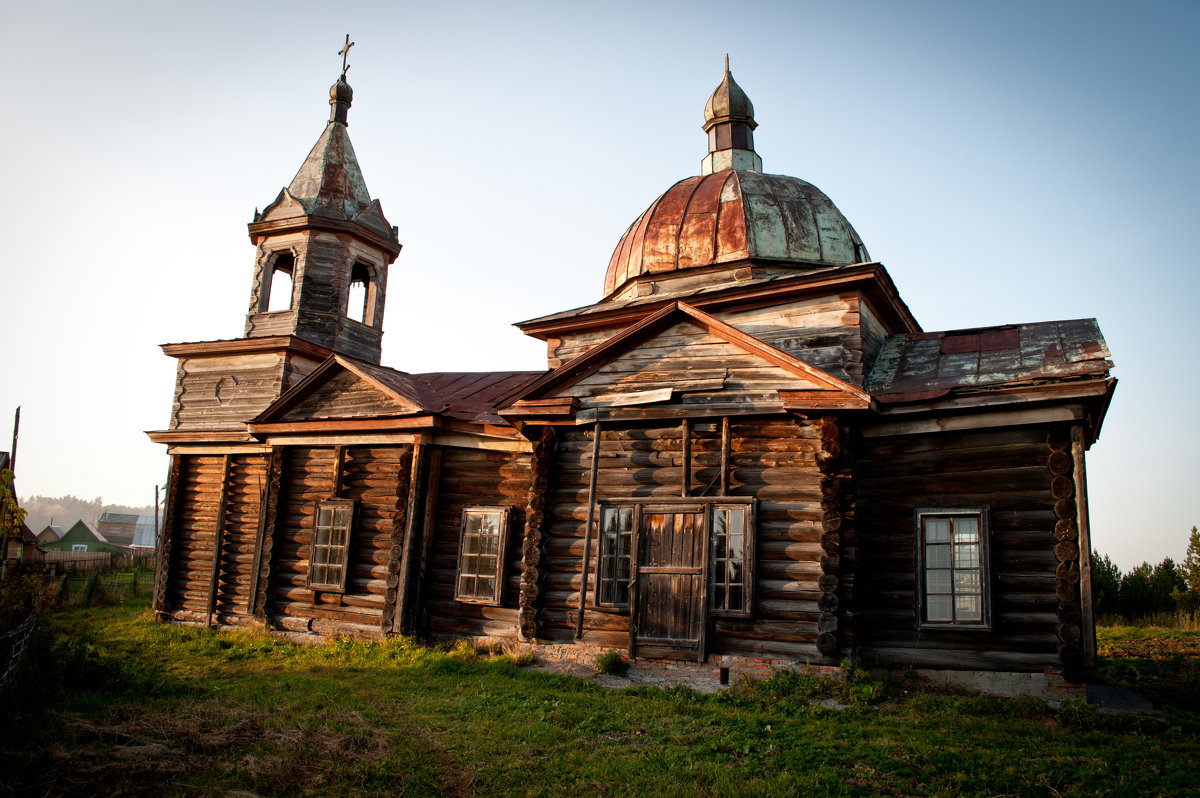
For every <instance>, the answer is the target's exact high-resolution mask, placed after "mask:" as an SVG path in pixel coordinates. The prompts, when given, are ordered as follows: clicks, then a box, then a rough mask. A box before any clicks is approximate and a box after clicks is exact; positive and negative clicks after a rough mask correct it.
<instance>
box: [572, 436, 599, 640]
mask: <svg viewBox="0 0 1200 798" xmlns="http://www.w3.org/2000/svg"><path fill="white" fill-rule="evenodd" d="M599 463H600V422H599V421H597V422H596V424H595V426H594V427H593V428H592V473H591V482H590V485H589V487H588V515H587V528H586V530H585V532H584V544H583V563H584V565H583V582H582V588H581V589H580V591H579V614H578V615H577V616H576V620H575V639H576V640H578V639H579V638H580V637H582V636H583V616H584V609H585V606H586V604H587V581H588V570H589V568H588V564H589V563H591V559H592V527H593V525H594V521H595V517H596V477H597V475H598V473H599V468H600V467H599Z"/></svg>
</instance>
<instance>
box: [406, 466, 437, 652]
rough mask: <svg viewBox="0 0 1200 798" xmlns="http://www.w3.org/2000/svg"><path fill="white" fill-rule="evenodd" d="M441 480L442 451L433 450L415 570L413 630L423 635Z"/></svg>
mask: <svg viewBox="0 0 1200 798" xmlns="http://www.w3.org/2000/svg"><path fill="white" fill-rule="evenodd" d="M441 479H442V450H441V449H436V448H435V449H434V450H433V451H432V452H430V455H429V472H428V475H427V476H426V478H425V513H424V518H423V520H424V525H423V526H422V528H421V565H420V567H419V568H418V570H417V584H416V585H415V586H414V592H415V593H416V606H415V607H414V612H413V614H414V619H413V623H414V628H416V627H419V630H420V631H421V632H422V633H424V632H426V631H427V629H426V626H427V624H426V621H425V618H426V615H425V612H424V609H425V573H426V570H427V569H428V567H429V558H430V555H431V552H432V551H433V538H434V535H435V534H436V533H437V499H438V486H439V485H440V484H441ZM417 612H420V613H421V615H420V616H419V617H420V618H421V621H420V623H417V617H416V615H417Z"/></svg>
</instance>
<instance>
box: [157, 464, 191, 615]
mask: <svg viewBox="0 0 1200 798" xmlns="http://www.w3.org/2000/svg"><path fill="white" fill-rule="evenodd" d="M182 459H183V458H182V457H180V456H179V455H173V456H172V457H171V468H170V470H169V471H168V472H167V496H166V499H165V500H164V510H163V522H162V526H161V527H160V528H159V530H158V540H157V541H155V547H156V548H155V558H156V560H157V562H156V563H155V568H154V598H153V600H152V603H151V605H150V606H151V607H153V608H154V612H155V613H160V614H161V613H163V612H165V611H166V602H167V582H168V580H169V579H170V577H171V539H172V537H173V536H174V534H175V525H176V523H177V519H178V512H177V511H176V508H175V503H176V501H177V500H178V497H179V468H180V461H181V460H182ZM156 511H157V508H156Z"/></svg>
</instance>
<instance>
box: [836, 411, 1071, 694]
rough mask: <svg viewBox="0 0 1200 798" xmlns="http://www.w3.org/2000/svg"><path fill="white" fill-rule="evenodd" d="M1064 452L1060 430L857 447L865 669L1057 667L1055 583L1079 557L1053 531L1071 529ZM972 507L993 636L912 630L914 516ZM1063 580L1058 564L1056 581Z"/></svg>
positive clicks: (1062, 611)
mask: <svg viewBox="0 0 1200 798" xmlns="http://www.w3.org/2000/svg"><path fill="white" fill-rule="evenodd" d="M1069 448H1070V446H1069V431H1068V430H1066V429H1057V428H1054V429H1048V428H1046V427H1024V428H1018V427H1012V428H1005V429H999V430H988V431H977V432H962V433H942V434H935V435H926V436H922V437H893V438H876V439H870V438H868V439H865V440H863V441H862V442H861V444H860V446H859V452H858V455H859V457H858V461H857V464H856V468H855V475H856V483H857V491H858V496H857V532H858V563H859V570H858V573H857V577H856V579H857V582H856V593H857V601H856V603H857V605H858V608H859V609H860V612H859V614H858V639H859V643H860V645H861V646H862V648H861V651H862V653H863V655H864V657H865V658H866V659H867V660H868V661H871V662H879V663H884V664H889V665H895V666H914V667H933V668H967V669H972V670H978V669H984V670H986V669H995V670H1016V671H1039V670H1043V669H1045V668H1055V669H1057V668H1060V667H1061V666H1062V664H1063V663H1062V659H1061V657H1060V647H1061V646H1062V645H1063V641H1061V640H1060V639H1059V626H1060V623H1061V621H1060V618H1061V617H1063V616H1064V615H1065V616H1067V617H1070V616H1071V615H1072V608H1071V606H1070V602H1069V601H1068V602H1066V604H1067V605H1068V606H1066V607H1065V608H1064V607H1062V606H1060V605H1062V604H1064V602H1062V601H1060V598H1059V596H1058V593H1059V576H1058V574H1059V572H1060V570H1064V569H1063V566H1062V565H1061V564H1062V563H1063V562H1067V563H1070V562H1072V561H1074V560H1075V559H1077V557H1078V552H1077V549H1078V547H1077V546H1076V547H1075V551H1071V550H1070V547H1069V546H1067V547H1065V548H1063V549H1062V550H1059V549H1058V548H1056V547H1057V546H1059V544H1060V543H1061V541H1060V539H1059V538H1057V537H1056V529H1059V530H1060V531H1059V534H1060V535H1065V536H1067V537H1069V536H1070V535H1071V530H1072V529H1073V528H1074V527H1073V522H1072V523H1071V524H1067V525H1061V526H1060V522H1061V521H1063V520H1064V519H1068V518H1070V519H1073V518H1074V511H1075V506H1074V503H1073V502H1072V501H1070V499H1069V498H1068V497H1067V496H1066V493H1065V492H1066V491H1067V490H1068V488H1069V485H1068V483H1069V482H1070V479H1069V478H1068V479H1067V480H1065V481H1064V480H1062V479H1060V477H1063V476H1065V475H1069V473H1070V462H1071V457H1070V452H1069ZM1062 469H1066V471H1065V472H1064V471H1063V470H1062ZM1057 494H1063V496H1062V498H1057V497H1056V496H1057ZM1064 501H1065V502H1067V503H1068V504H1069V506H1068V504H1064V503H1063V502H1064ZM973 506H985V507H987V508H988V510H989V514H990V523H991V531H990V554H989V560H990V563H989V565H990V575H989V577H990V596H991V599H990V601H991V617H992V628H991V629H990V630H978V629H920V628H919V626H918V618H917V590H918V589H919V588H918V581H917V574H916V550H915V547H916V530H915V528H914V527H915V520H914V511H915V510H916V509H917V508H924V507H973ZM1071 572H1072V569H1071V566H1070V565H1069V564H1068V565H1067V566H1066V567H1065V571H1064V576H1065V578H1066V579H1067V580H1069V579H1070V574H1071ZM1075 584H1076V589H1075V592H1074V596H1075V605H1074V617H1076V618H1077V617H1078V598H1077V596H1078V588H1077V584H1078V579H1076V580H1075ZM1067 598H1068V599H1069V598H1070V596H1067ZM1065 634H1066V635H1068V636H1069V635H1070V634H1071V633H1070V631H1069V630H1068V631H1066V632H1065ZM1070 653H1071V652H1070V651H1068V655H1070Z"/></svg>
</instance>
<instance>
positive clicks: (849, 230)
mask: <svg viewBox="0 0 1200 798" xmlns="http://www.w3.org/2000/svg"><path fill="white" fill-rule="evenodd" d="M751 259H754V260H770V261H793V262H800V263H801V264H805V263H812V264H820V265H846V264H850V263H862V262H865V261H868V260H870V256H869V255H868V254H867V251H866V247H864V246H863V243H862V239H861V238H859V237H858V233H856V232H855V231H854V228H853V227H852V226H851V225H850V222H848V221H847V220H846V217H845V216H843V215H842V213H841V211H839V210H838V209H837V207H836V206H835V205H834V204H833V202H832V201H831V200H830V199H829V197H827V196H825V194H824V193H823V192H822V191H821V190H820V189H819V188H817V187H816V186H814V185H812V184H811V183H806V182H805V181H803V180H800V179H799V178H795V177H788V176H786V175H767V174H761V173H759V172H753V171H744V170H735V169H726V170H724V171H719V172H715V173H713V174H708V175H701V176H697V177H689V178H686V179H684V180H680V181H679V182H678V183H676V184H675V185H673V186H671V188H669V189H667V192H666V193H665V194H663V195H662V196H661V197H659V198H658V199H657V200H655V201H654V204H652V205H651V206H650V207H649V208H648V209H647V210H646V212H645V213H643V214H642V215H641V216H639V217H638V218H637V221H635V222H634V223H633V224H632V225H630V227H629V229H628V230H626V231H625V235H623V236H622V237H621V240H620V242H618V243H617V248H616V249H615V250H614V251H613V254H612V258H611V259H610V260H609V263H608V272H607V274H606V275H605V277H604V295H605V296H606V297H609V296H612V295H613V294H614V293H616V292H617V291H619V290H620V289H621V288H623V287H624V286H625V285H626V284H627V283H628V282H629V281H630V280H634V279H636V278H638V277H640V276H642V275H646V274H650V275H653V274H663V273H666V272H677V271H682V270H685V269H699V268H703V267H706V266H713V265H718V264H723V263H729V264H734V263H739V262H744V261H747V260H751Z"/></svg>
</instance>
